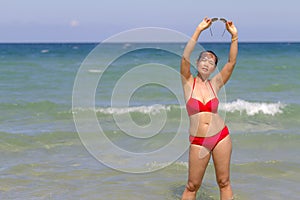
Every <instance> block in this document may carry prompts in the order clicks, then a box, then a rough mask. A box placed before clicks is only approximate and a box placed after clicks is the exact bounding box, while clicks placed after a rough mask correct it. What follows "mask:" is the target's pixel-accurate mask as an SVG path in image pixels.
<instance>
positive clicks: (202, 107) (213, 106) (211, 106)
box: [186, 78, 219, 116]
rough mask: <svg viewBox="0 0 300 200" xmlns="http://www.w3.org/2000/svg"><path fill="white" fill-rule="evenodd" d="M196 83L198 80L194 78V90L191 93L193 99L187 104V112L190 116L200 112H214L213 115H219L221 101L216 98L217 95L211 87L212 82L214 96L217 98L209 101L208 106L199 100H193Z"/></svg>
mask: <svg viewBox="0 0 300 200" xmlns="http://www.w3.org/2000/svg"><path fill="white" fill-rule="evenodd" d="M195 82H196V78H194V83H193V90H192V93H191V97H190V99H189V100H188V101H187V103H186V110H187V112H188V115H189V116H191V115H194V114H197V113H199V112H212V113H217V112H218V106H219V100H218V98H217V97H216V94H215V92H214V90H213V88H212V86H211V83H210V81H208V83H209V85H210V87H211V89H212V91H213V93H214V95H215V98H213V99H211V100H209V101H208V102H207V103H206V104H203V103H202V102H201V101H199V100H198V99H194V98H192V94H193V91H194V87H195Z"/></svg>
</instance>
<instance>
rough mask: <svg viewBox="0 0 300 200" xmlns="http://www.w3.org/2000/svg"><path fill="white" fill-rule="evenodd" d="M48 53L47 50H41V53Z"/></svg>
mask: <svg viewBox="0 0 300 200" xmlns="http://www.w3.org/2000/svg"><path fill="white" fill-rule="evenodd" d="M48 52H49V49H43V50H41V53H48Z"/></svg>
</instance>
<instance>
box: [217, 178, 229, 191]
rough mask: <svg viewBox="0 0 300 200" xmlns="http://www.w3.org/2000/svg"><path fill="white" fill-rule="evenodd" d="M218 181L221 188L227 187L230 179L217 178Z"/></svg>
mask: <svg viewBox="0 0 300 200" xmlns="http://www.w3.org/2000/svg"><path fill="white" fill-rule="evenodd" d="M217 182H218V185H219V188H220V189H222V188H227V187H229V186H230V180H229V178H219V179H218V180H217Z"/></svg>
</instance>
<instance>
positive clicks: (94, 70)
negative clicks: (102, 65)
mask: <svg viewBox="0 0 300 200" xmlns="http://www.w3.org/2000/svg"><path fill="white" fill-rule="evenodd" d="M88 71H89V72H90V73H102V70H100V69H89V70H88Z"/></svg>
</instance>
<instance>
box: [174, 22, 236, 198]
mask: <svg viewBox="0 0 300 200" xmlns="http://www.w3.org/2000/svg"><path fill="white" fill-rule="evenodd" d="M214 20H215V19H213V20H212V19H209V18H204V19H203V20H202V22H201V23H200V24H199V25H198V26H197V28H196V30H195V32H194V34H193V36H192V38H191V39H190V41H189V42H188V44H187V45H186V47H185V50H184V53H183V57H182V61H181V68H180V72H181V77H182V85H183V90H184V96H185V100H186V108H187V112H188V115H189V119H190V127H189V133H190V142H191V145H190V149H189V169H188V182H187V185H186V188H185V190H184V192H183V194H182V200H187V199H189V200H190V199H196V193H197V191H198V189H199V188H200V186H201V183H202V179H203V176H204V173H205V170H206V168H207V165H208V162H209V160H210V157H211V156H212V158H213V162H214V167H215V173H216V179H217V183H218V186H219V189H220V199H222V200H228V199H233V192H232V188H231V184H230V157H231V148H232V144H231V139H230V136H229V131H228V129H227V126H226V125H225V123H224V121H223V119H222V118H221V117H220V116H219V115H218V113H217V110H218V104H219V101H218V98H217V93H218V91H219V90H220V88H221V87H222V86H223V85H224V84H225V83H226V82H227V81H228V80H229V78H230V76H231V74H232V72H233V69H234V66H235V64H236V57H237V53H238V41H237V39H238V33H237V29H236V27H235V26H234V24H233V22H232V21H226V20H224V19H222V20H223V21H224V23H225V25H226V29H227V31H228V32H229V33H230V34H231V37H232V38H231V45H230V52H229V58H228V62H227V63H226V64H225V65H224V67H223V68H222V70H221V71H220V72H219V73H218V74H216V75H215V76H214V77H212V78H211V79H210V80H209V79H208V78H209V76H210V75H211V74H212V73H213V71H214V70H215V69H216V66H217V63H218V57H217V56H216V55H215V53H214V52H212V51H204V52H201V54H200V56H199V58H198V60H197V70H198V74H197V76H196V77H193V76H192V74H191V71H190V55H191V53H192V51H193V49H194V47H195V45H196V43H197V41H198V38H199V35H200V34H201V32H202V31H204V30H205V29H207V28H209V27H210V25H211V24H212V22H213V21H214Z"/></svg>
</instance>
